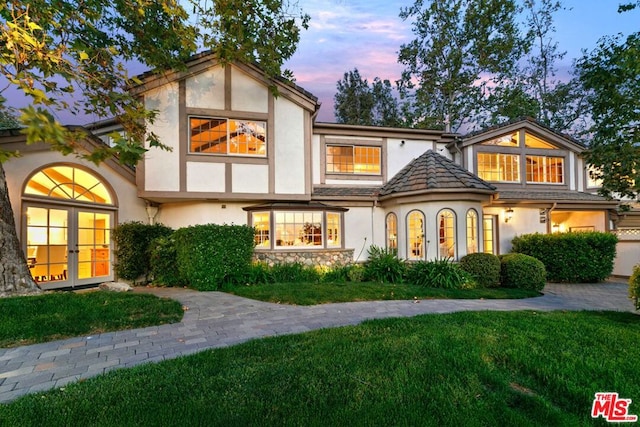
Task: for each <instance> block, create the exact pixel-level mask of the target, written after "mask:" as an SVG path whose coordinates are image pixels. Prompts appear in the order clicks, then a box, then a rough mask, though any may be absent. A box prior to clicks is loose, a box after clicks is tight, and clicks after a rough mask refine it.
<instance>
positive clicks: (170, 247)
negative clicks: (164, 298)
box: [149, 236, 185, 286]
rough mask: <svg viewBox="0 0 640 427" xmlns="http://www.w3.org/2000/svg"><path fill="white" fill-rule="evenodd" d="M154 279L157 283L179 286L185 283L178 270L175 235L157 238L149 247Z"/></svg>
mask: <svg viewBox="0 0 640 427" xmlns="http://www.w3.org/2000/svg"><path fill="white" fill-rule="evenodd" d="M149 265H150V271H151V277H152V281H153V283H154V284H156V285H163V286H178V285H182V284H184V283H185V280H184V279H182V278H181V277H180V272H179V271H178V262H177V258H176V245H175V241H174V240H173V237H171V236H166V237H165V236H163V237H158V238H155V239H154V240H153V241H152V242H151V245H150V248H149Z"/></svg>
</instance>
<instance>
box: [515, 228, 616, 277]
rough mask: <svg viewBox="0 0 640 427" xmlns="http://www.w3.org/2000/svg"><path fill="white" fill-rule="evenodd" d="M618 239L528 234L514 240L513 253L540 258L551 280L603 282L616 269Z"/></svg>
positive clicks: (594, 235)
mask: <svg viewBox="0 0 640 427" xmlns="http://www.w3.org/2000/svg"><path fill="white" fill-rule="evenodd" d="M617 242H618V238H617V237H616V236H615V235H614V234H611V233H602V232H595V231H594V232H588V233H555V234H538V233H536V234H526V235H523V236H518V237H516V238H514V239H513V242H512V243H513V252H519V253H523V254H526V255H530V256H532V257H534V258H537V259H539V260H540V261H542V263H543V264H544V266H545V268H546V270H547V278H548V280H549V281H552V282H570V283H592V282H601V281H603V280H604V279H606V278H607V277H609V276H610V275H611V273H612V272H613V262H614V259H615V256H616V244H617Z"/></svg>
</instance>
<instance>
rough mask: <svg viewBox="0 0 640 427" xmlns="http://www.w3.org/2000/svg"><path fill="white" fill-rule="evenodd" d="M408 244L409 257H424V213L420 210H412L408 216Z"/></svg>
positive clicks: (420, 258) (413, 258)
mask: <svg viewBox="0 0 640 427" xmlns="http://www.w3.org/2000/svg"><path fill="white" fill-rule="evenodd" d="M407 246H408V248H407V259H410V260H423V259H424V257H425V250H424V249H425V247H424V215H423V213H422V212H420V211H411V212H410V213H409V216H408V217H407Z"/></svg>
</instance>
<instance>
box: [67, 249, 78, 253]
mask: <svg viewBox="0 0 640 427" xmlns="http://www.w3.org/2000/svg"><path fill="white" fill-rule="evenodd" d="M79 252H80V251H79V250H78V249H76V250H75V251H74V250H69V253H70V254H77V253H79Z"/></svg>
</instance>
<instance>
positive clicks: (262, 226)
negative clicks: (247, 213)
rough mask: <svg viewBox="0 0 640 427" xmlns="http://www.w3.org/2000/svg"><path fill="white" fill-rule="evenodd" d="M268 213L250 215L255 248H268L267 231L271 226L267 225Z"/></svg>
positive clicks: (269, 244)
mask: <svg viewBox="0 0 640 427" xmlns="http://www.w3.org/2000/svg"><path fill="white" fill-rule="evenodd" d="M269 217H270V214H269V212H253V213H252V214H251V223H252V224H253V227H254V228H255V230H256V231H255V243H256V248H269V247H270V246H271V243H270V241H269V231H270V226H271V224H270V223H269Z"/></svg>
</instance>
